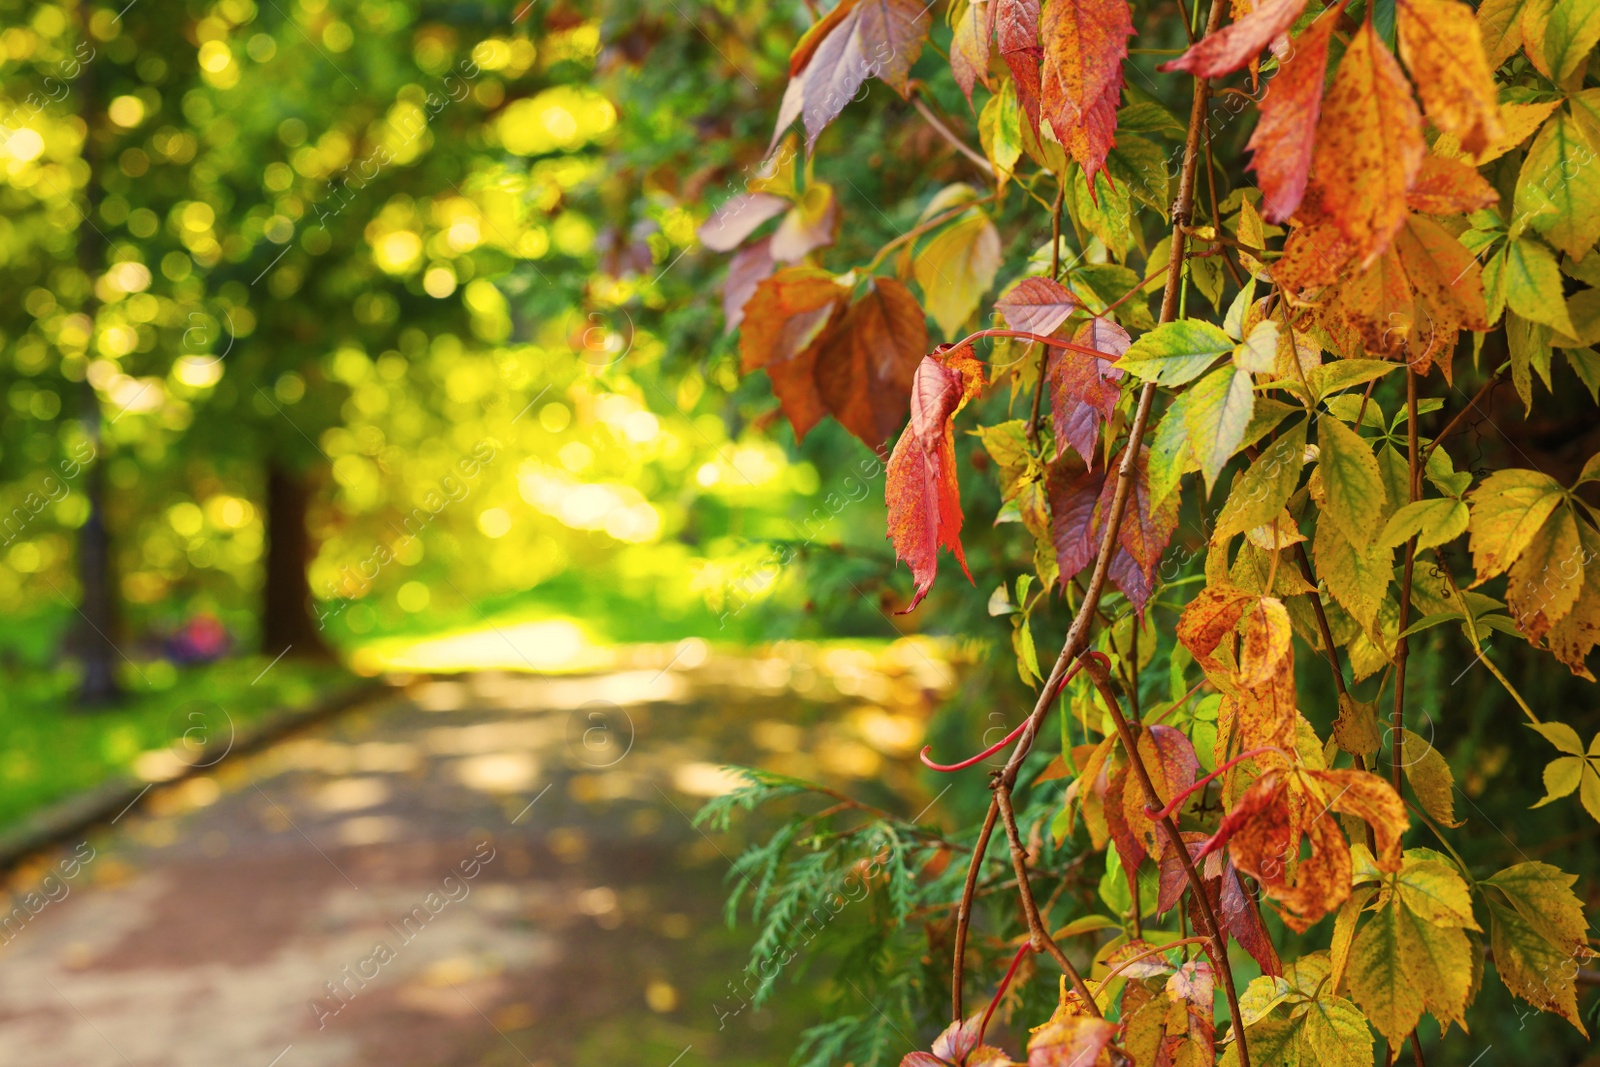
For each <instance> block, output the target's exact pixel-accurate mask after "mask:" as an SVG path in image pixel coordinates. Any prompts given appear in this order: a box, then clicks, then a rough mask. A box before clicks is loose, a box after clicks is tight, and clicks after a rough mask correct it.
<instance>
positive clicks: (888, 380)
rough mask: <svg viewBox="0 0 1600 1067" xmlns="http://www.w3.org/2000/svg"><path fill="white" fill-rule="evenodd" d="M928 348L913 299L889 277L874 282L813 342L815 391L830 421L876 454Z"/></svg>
mask: <svg viewBox="0 0 1600 1067" xmlns="http://www.w3.org/2000/svg"><path fill="white" fill-rule="evenodd" d="M927 350H928V329H927V325H926V322H925V320H924V318H923V314H922V308H921V307H920V306H919V305H918V304H917V300H916V298H915V297H913V296H912V295H911V292H910V291H909V290H908V289H907V288H906V287H905V286H904V285H902V284H901V283H900V282H898V281H896V280H895V279H893V278H873V279H871V281H870V282H869V283H868V287H867V291H866V292H865V293H864V294H863V295H862V297H861V299H860V300H857V301H856V302H855V303H854V304H851V305H850V309H849V311H847V312H846V313H845V314H844V315H843V316H841V317H840V318H839V319H838V320H837V321H836V322H835V324H834V325H833V326H831V327H830V328H829V329H828V332H827V333H826V334H825V335H823V337H822V339H821V340H820V341H819V342H818V344H817V353H816V372H815V373H816V383H817V392H818V393H819V394H820V395H821V397H822V400H823V402H824V403H825V404H826V405H827V407H828V410H829V411H830V412H831V413H832V414H833V417H834V418H836V419H838V420H839V422H840V424H841V425H843V426H844V428H845V429H847V430H849V431H850V432H851V433H852V434H855V436H856V437H857V438H858V439H859V440H860V441H861V443H862V444H864V445H866V446H867V447H868V448H871V449H873V450H874V451H876V450H877V449H878V448H880V447H881V446H882V445H883V444H884V443H885V442H887V441H888V440H889V438H890V437H891V436H893V435H894V432H895V430H896V429H897V428H898V427H899V425H900V420H901V419H902V418H904V417H905V405H906V401H907V399H908V398H909V397H910V395H911V381H912V376H913V375H914V374H915V373H916V369H917V365H918V360H919V359H921V356H922V353H924V352H926V351H927Z"/></svg>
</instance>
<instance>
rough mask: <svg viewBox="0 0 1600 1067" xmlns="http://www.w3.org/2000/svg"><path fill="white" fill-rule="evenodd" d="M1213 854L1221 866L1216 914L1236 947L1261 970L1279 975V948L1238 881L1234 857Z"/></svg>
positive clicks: (1281, 971)
mask: <svg viewBox="0 0 1600 1067" xmlns="http://www.w3.org/2000/svg"><path fill="white" fill-rule="evenodd" d="M1212 858H1213V859H1217V860H1220V861H1221V867H1222V877H1221V884H1222V889H1221V892H1220V893H1218V894H1217V899H1216V901H1215V903H1214V907H1215V908H1216V911H1217V918H1218V919H1220V920H1221V922H1222V924H1223V925H1224V926H1225V927H1227V929H1228V932H1229V933H1230V934H1232V935H1233V937H1234V940H1236V941H1238V942H1239V947H1240V948H1242V949H1244V950H1245V951H1246V952H1248V953H1250V955H1251V957H1252V958H1254V959H1255V961H1256V962H1257V963H1258V964H1260V965H1261V973H1263V974H1267V975H1272V976H1273V977H1276V976H1278V975H1281V974H1282V973H1283V964H1282V963H1280V962H1279V961H1278V951H1277V949H1275V948H1273V947H1272V938H1271V937H1270V936H1269V935H1268V934H1267V929H1266V927H1264V926H1262V925H1261V915H1260V913H1259V912H1258V911H1257V910H1256V909H1255V908H1254V907H1253V906H1252V905H1251V902H1250V898H1249V897H1248V896H1246V895H1245V890H1244V885H1243V883H1241V882H1240V881H1239V872H1238V871H1237V870H1236V869H1234V866H1233V861H1232V860H1230V859H1228V857H1227V856H1216V857H1212Z"/></svg>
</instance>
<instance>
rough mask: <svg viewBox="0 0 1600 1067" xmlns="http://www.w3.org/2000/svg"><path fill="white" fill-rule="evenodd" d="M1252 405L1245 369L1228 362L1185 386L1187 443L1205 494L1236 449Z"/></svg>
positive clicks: (1253, 398)
mask: <svg viewBox="0 0 1600 1067" xmlns="http://www.w3.org/2000/svg"><path fill="white" fill-rule="evenodd" d="M1254 405H1255V392H1254V391H1253V390H1252V389H1251V386H1250V375H1249V373H1247V372H1246V371H1242V370H1240V369H1239V368H1238V367H1235V366H1233V365H1232V364H1229V365H1228V366H1225V367H1219V368H1217V369H1216V370H1214V371H1212V372H1211V373H1210V374H1208V375H1206V376H1205V377H1204V378H1202V379H1200V381H1199V382H1198V383H1196V384H1195V386H1194V388H1192V389H1190V390H1189V403H1188V406H1187V407H1186V409H1185V411H1184V420H1183V421H1184V425H1185V426H1186V427H1188V430H1189V447H1190V448H1191V449H1193V451H1194V456H1195V459H1196V460H1198V461H1199V464H1200V473H1201V474H1202V475H1203V476H1204V477H1205V480H1206V493H1207V495H1209V494H1210V492H1211V489H1212V487H1213V486H1215V485H1216V481H1217V475H1219V474H1221V473H1222V468H1223V467H1224V466H1225V465H1226V464H1227V462H1228V460H1229V459H1231V458H1233V454H1234V452H1236V451H1237V450H1238V448H1239V442H1240V440H1242V439H1243V437H1244V431H1245V427H1246V426H1248V425H1249V424H1250V413H1251V409H1252V408H1253V407H1254Z"/></svg>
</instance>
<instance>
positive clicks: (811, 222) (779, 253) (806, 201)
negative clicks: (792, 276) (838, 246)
mask: <svg viewBox="0 0 1600 1067" xmlns="http://www.w3.org/2000/svg"><path fill="white" fill-rule="evenodd" d="M838 224H839V204H838V201H836V200H835V199H834V196H833V187H832V186H830V185H828V184H827V183H826V182H812V183H810V184H809V185H808V186H806V191H805V193H804V194H803V195H802V196H801V197H800V202H799V203H797V204H795V206H794V207H792V208H790V209H789V213H788V214H786V215H785V216H784V217H783V220H782V221H781V222H779V223H778V228H777V229H776V230H775V231H773V234H772V258H774V259H776V260H779V261H781V262H784V263H796V262H799V261H800V260H802V259H804V258H805V257H806V256H808V255H810V254H811V253H812V252H814V251H816V250H817V249H819V248H825V247H827V246H828V245H831V244H833V237H834V231H835V230H836V229H837V228H838Z"/></svg>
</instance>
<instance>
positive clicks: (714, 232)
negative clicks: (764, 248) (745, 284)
mask: <svg viewBox="0 0 1600 1067" xmlns="http://www.w3.org/2000/svg"><path fill="white" fill-rule="evenodd" d="M788 207H789V201H787V200H785V199H784V198H783V197H781V196H773V195H771V194H770V193H740V194H739V195H737V196H732V197H729V198H728V199H727V200H726V201H725V202H724V203H723V205H722V206H721V207H719V208H717V210H716V212H715V213H714V214H713V215H712V216H711V217H710V218H709V219H707V220H706V221H705V222H704V223H702V224H701V225H700V229H699V230H698V231H696V232H697V233H698V234H699V236H700V243H701V244H703V245H705V246H706V247H707V248H709V249H711V250H712V251H713V252H731V251H733V250H734V249H735V248H737V247H739V245H741V244H743V243H744V239H745V238H746V237H749V236H750V234H752V233H753V232H755V229H756V227H758V226H760V225H761V224H762V223H763V222H766V221H767V220H768V219H770V218H773V217H774V216H776V215H779V214H781V213H782V212H783V211H785V210H787V209H788Z"/></svg>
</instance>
